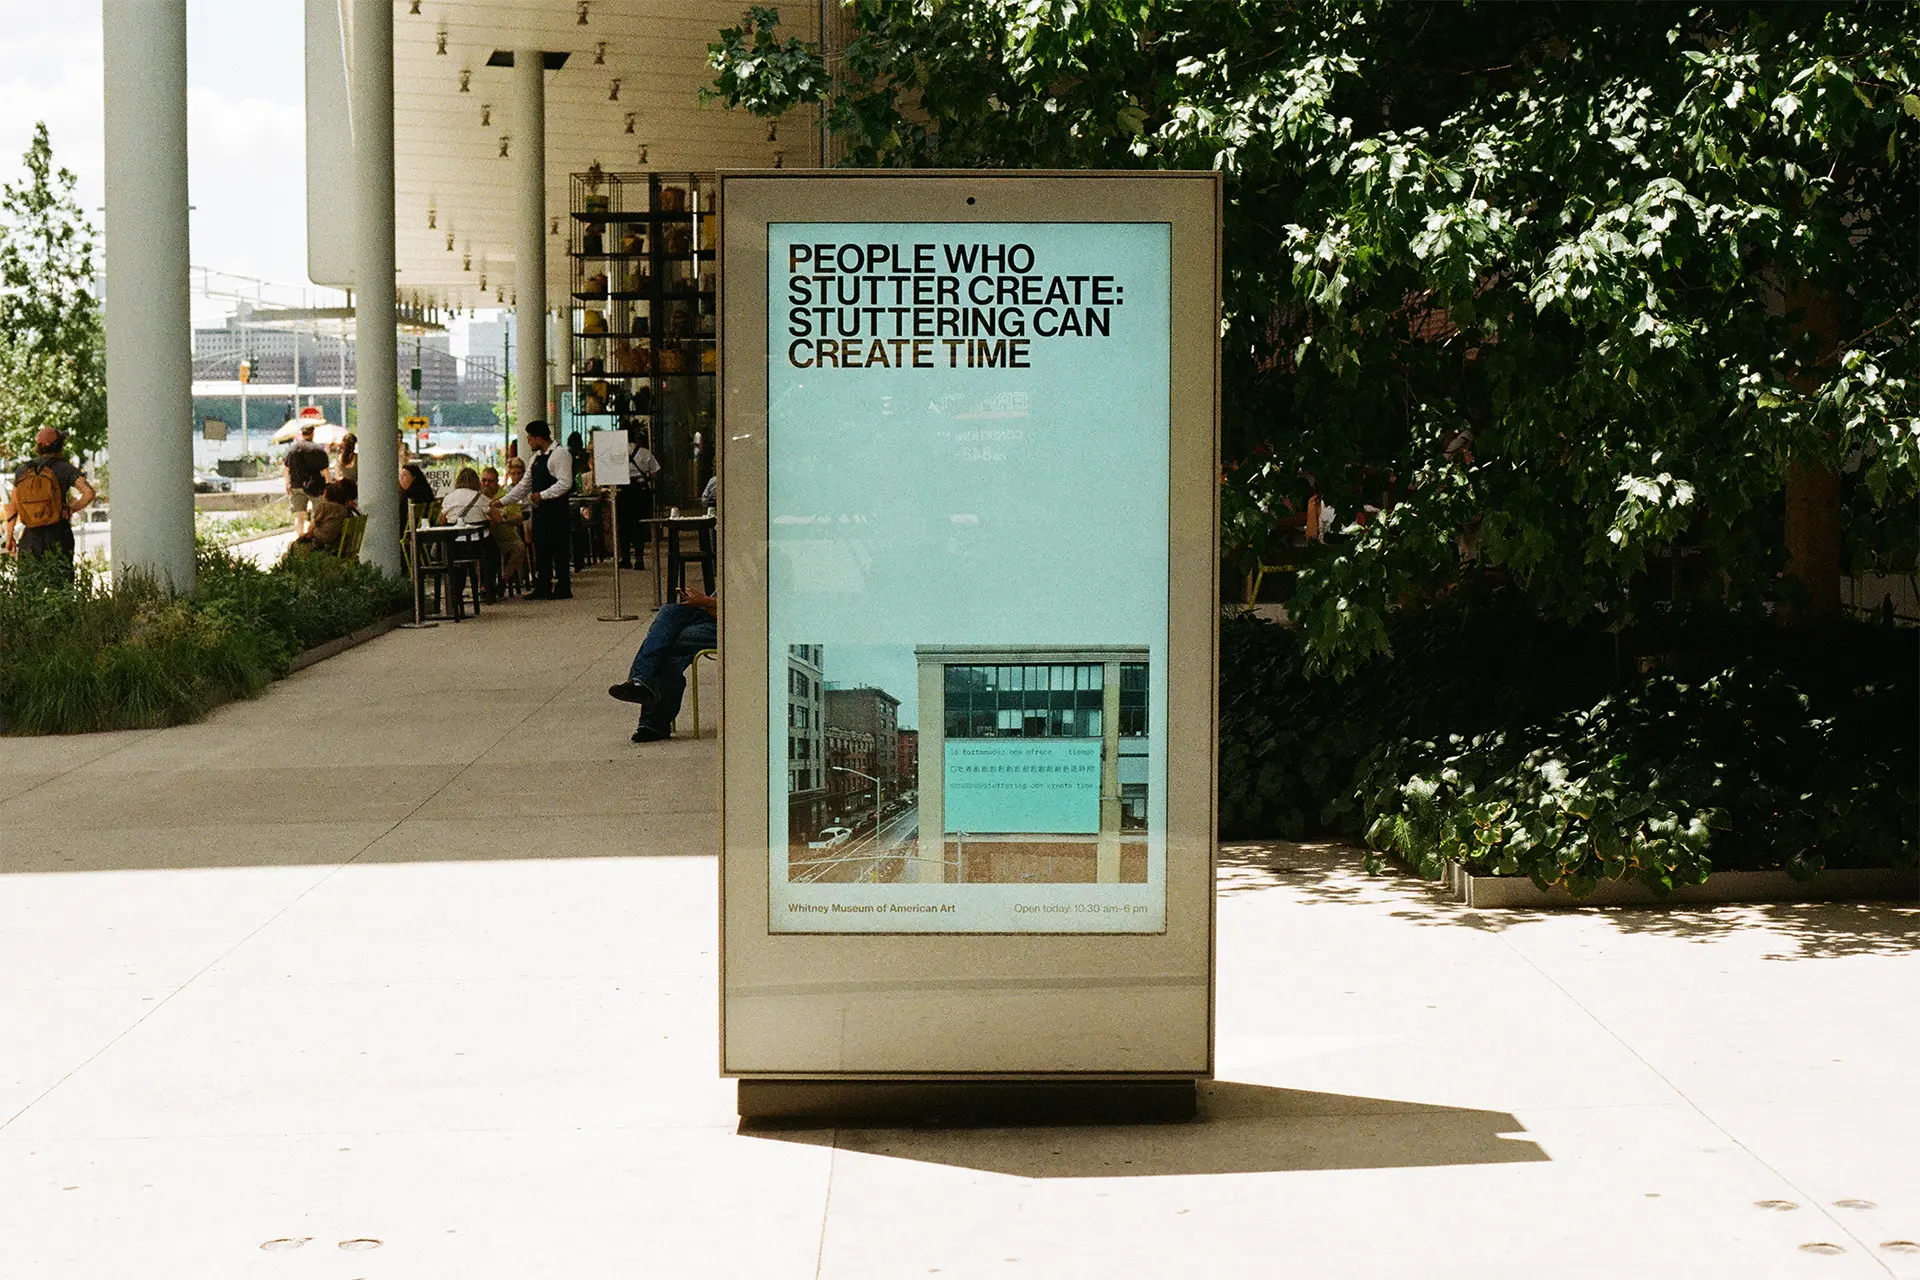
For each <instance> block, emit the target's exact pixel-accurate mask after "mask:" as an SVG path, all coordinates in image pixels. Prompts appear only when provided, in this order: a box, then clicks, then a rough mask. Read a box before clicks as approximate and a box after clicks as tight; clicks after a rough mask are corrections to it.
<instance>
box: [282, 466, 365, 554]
mask: <svg viewBox="0 0 1920 1280" xmlns="http://www.w3.org/2000/svg"><path fill="white" fill-rule="evenodd" d="M359 496H360V495H359V490H358V487H357V486H356V485H355V484H354V483H353V481H351V480H329V481H327V487H326V489H325V491H324V492H322V493H321V495H320V496H319V497H318V498H316V499H315V500H314V503H313V519H312V521H311V522H310V523H309V524H308V526H307V531H306V532H305V533H303V534H301V535H300V536H299V537H297V538H295V539H294V540H293V544H292V546H290V547H288V551H290V552H291V551H292V550H293V549H294V548H295V547H298V548H300V549H302V550H304V551H311V552H314V553H316V554H319V555H329V556H337V555H339V554H340V535H341V533H342V532H343V531H345V529H346V527H347V518H348V517H349V516H351V515H353V514H355V512H354V503H355V501H356V500H357V499H358V498H359Z"/></svg>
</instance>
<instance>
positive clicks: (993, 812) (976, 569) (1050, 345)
mask: <svg viewBox="0 0 1920 1280" xmlns="http://www.w3.org/2000/svg"><path fill="white" fill-rule="evenodd" d="M1170 259H1171V232H1170V228H1169V226H1168V225H1167V224H1164V223H1157V222H1137V223H1097V224H1095V223H1071V222H1052V223H990V222H977V223H927V222H920V223H900V224H889V223H875V222H858V223H854V222H847V223H822V222H809V223H779V222H775V223H773V224H772V225H770V226H769V228H768V253H767V273H768V278H767V291H768V293H767V296H768V319H767V325H768V331H767V335H766V340H767V362H768V368H767V374H768V382H767V439H766V448H767V475H768V482H767V513H766V514H767V531H768V538H767V610H768V617H767V621H768V642H769V648H770V651H771V652H772V653H773V654H775V655H785V658H786V660H785V661H784V662H780V661H775V662H773V663H770V664H769V666H770V670H769V677H768V678H769V688H768V696H769V700H768V704H767V705H768V724H767V733H768V741H769V752H768V783H769V805H768V809H769V812H768V821H769V828H768V829H769V836H770V838H769V840H768V850H767V856H768V871H769V875H768V892H769V902H768V906H769V928H770V930H771V932H774V933H903V932H911V933H1157V932H1160V931H1161V930H1163V929H1164V928H1165V926H1166V839H1165V830H1166V827H1165V823H1166V818H1165V805H1166V785H1165V779H1166V770H1167V759H1166V736H1165V725H1166V723H1167V717H1166V699H1167V643H1168V622H1169V619H1168V586H1169V583H1168V560H1167V554H1168V553H1167V535H1166V530H1167V526H1168V518H1169V512H1168V488H1169V444H1168V441H1169V429H1170V394H1171V392H1170V367H1169V366H1170V350H1169V344H1170V305H1171V301H1170V299H1171V278H1170Z"/></svg>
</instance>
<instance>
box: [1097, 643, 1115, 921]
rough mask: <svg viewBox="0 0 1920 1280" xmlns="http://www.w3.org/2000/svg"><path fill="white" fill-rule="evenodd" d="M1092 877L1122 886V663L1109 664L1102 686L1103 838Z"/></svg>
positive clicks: (1101, 797)
mask: <svg viewBox="0 0 1920 1280" xmlns="http://www.w3.org/2000/svg"><path fill="white" fill-rule="evenodd" d="M1093 868H1094V870H1093V878H1094V881H1095V882H1096V883H1098V884H1119V883H1120V664H1119V663H1117V662H1109V663H1107V667H1106V671H1105V673H1104V674H1103V676H1102V679H1101V685H1100V835H1099V836H1098V838H1097V841H1096V844H1095V847H1094V859H1093Z"/></svg>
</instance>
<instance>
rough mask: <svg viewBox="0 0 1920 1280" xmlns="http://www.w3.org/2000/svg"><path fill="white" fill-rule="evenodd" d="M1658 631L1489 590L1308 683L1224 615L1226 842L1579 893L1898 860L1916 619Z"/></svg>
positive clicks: (1917, 795)
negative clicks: (1495, 598) (1530, 611)
mask: <svg viewBox="0 0 1920 1280" xmlns="http://www.w3.org/2000/svg"><path fill="white" fill-rule="evenodd" d="M1668 623H1669V625H1668V626H1667V627H1666V628H1665V629H1664V630H1661V631H1653V632H1649V633H1646V634H1643V635H1640V636H1637V637H1633V638H1627V637H1621V636H1617V635H1615V634H1614V633H1612V632H1609V631H1606V630H1604V629H1602V628H1600V627H1598V626H1594V627H1590V628H1584V629H1583V628H1571V627H1558V626H1552V625H1545V624H1541V623H1538V622H1536V621H1533V620H1531V619H1529V618H1527V617H1525V616H1524V615H1517V614H1514V613H1510V612H1507V611H1506V610H1505V608H1504V607H1503V605H1502V604H1501V603H1500V602H1494V603H1492V604H1490V605H1488V604H1484V603H1483V604H1482V605H1481V606H1479V607H1476V608H1464V607H1454V608H1449V609H1447V610H1435V611H1428V612H1426V613H1424V614H1417V615H1412V616H1409V617H1407V618H1404V619H1402V620H1401V621H1400V622H1399V623H1398V624H1397V625H1396V631H1395V635H1394V644H1395V648H1396V651H1397V656H1396V657H1395V658H1394V659H1393V660H1391V661H1388V660H1382V661H1378V662H1374V663H1372V664H1369V665H1368V666H1366V667H1363V668H1362V669H1361V670H1360V671H1359V672H1358V673H1357V674H1356V675H1355V676H1354V677H1353V678H1351V679H1349V680H1347V681H1345V682H1343V683H1338V684H1336V683H1334V682H1332V681H1330V680H1325V679H1310V678H1307V677H1306V676H1305V675H1304V674H1303V671H1304V666H1305V662H1304V657H1303V655H1302V654H1301V653H1300V650H1299V645H1298V643H1297V641H1296V640H1295V638H1294V637H1293V635H1292V634H1291V633H1290V632H1288V631H1286V630H1284V629H1282V628H1280V627H1277V626H1274V625H1272V624H1270V623H1263V622H1259V621H1257V620H1252V619H1235V620H1232V621H1230V622H1229V623H1228V624H1227V625H1226V627H1225V628H1224V629H1223V631H1222V645H1221V650H1222V692H1223V696H1222V700H1221V705H1222V721H1221V815H1222V830H1223V833H1226V834H1278V835H1283V836H1290V837H1294V838H1298V837H1300V836H1303V835H1307V834H1314V833H1331V834H1337V835H1343V836H1346V837H1349V838H1356V839H1365V841H1366V842H1367V844H1368V845H1369V847H1370V848H1371V849H1372V850H1373V851H1374V857H1373V859H1372V861H1373V862H1374V863H1375V865H1376V866H1377V865H1378V863H1379V861H1380V856H1381V855H1384V854H1393V855H1395V856H1398V857H1400V858H1401V859H1403V860H1404V861H1405V862H1406V863H1407V864H1408V865H1410V866H1412V867H1414V868H1415V869H1417V870H1418V871H1419V872H1421V873H1422V874H1424V875H1428V876H1436V875H1438V874H1440V871H1441V868H1442V867H1443V865H1444V864H1445V863H1446V862H1447V861H1449V860H1457V861H1459V862H1462V863H1464V864H1466V865H1467V866H1468V867H1470V868H1472V869H1474V870H1477V871H1479V872H1481V873H1482V874H1498V875H1525V876H1529V877H1531V878H1532V879H1533V880H1534V882H1535V883H1536V884H1538V885H1540V886H1542V887H1547V886H1550V885H1555V884H1558V885H1564V886H1566V887H1567V888H1568V889H1569V890H1570V891H1571V892H1573V893H1574V894H1575V895H1576V896H1579V895H1584V894H1585V893H1587V892H1590V891H1591V889H1592V888H1593V886H1594V885H1595V884H1596V883H1598V881H1600V880H1601V879H1614V880H1621V879H1632V880H1637V881H1639V882H1641V883H1643V884H1646V885H1648V886H1649V887H1651V888H1653V889H1654V890H1655V891H1656V892H1660V893H1665V892H1667V891H1670V890H1671V889H1672V888H1673V887H1675V886H1676V885H1680V884H1695V883H1699V882H1701V881H1703V880H1705V879H1706V877H1707V875H1708V873H1709V872H1710V871H1711V870H1713V869H1714V868H1716V867H1717V868H1720V869H1761V868H1776V867H1778V868H1785V869H1787V870H1789V871H1790V872H1792V873H1794V874H1795V875H1798V876H1802V877H1806V876H1811V875H1813V874H1814V873H1815V872H1817V871H1819V870H1820V869H1821V868H1823V867H1827V866H1911V865H1913V863H1914V852H1915V848H1916V842H1917V840H1920V830H1916V828H1917V827H1920V821H1916V814H1917V812H1920V792H1917V791H1916V788H1915V786H1914V781H1913V780H1914V777H1915V763H1916V757H1915V750H1914V742H1913V732H1912V708H1913V706H1914V705H1915V700H1916V689H1915V680H1914V671H1915V644H1914V641H1915V634H1914V633H1913V632H1911V631H1905V630H1901V631H1895V630H1894V629H1892V628H1885V627H1873V626H1866V625H1850V626H1845V627H1841V628H1837V629H1835V630H1833V631H1830V632H1827V633H1825V634H1824V635H1823V636H1819V637H1817V638H1816V639H1815V640H1814V641H1813V642H1811V643H1809V642H1807V641H1805V640H1803V639H1801V638H1800V637H1798V636H1796V635H1794V634H1792V633H1783V632H1779V631H1775V630H1770V629H1749V630H1744V631H1743V630H1740V629H1737V628H1734V627H1732V626H1730V625H1729V624H1727V623H1726V620H1724V619H1712V620H1697V619H1696V620H1689V619H1677V618H1676V619H1670V620H1668ZM1649 645H1652V646H1654V647H1656V648H1657V653H1656V654H1654V655H1648V654H1646V653H1644V652H1643V651H1644V649H1645V648H1647V647H1648V646H1649ZM1643 658H1648V659H1650V661H1649V662H1648V665H1650V666H1652V667H1653V669H1652V670H1650V671H1648V672H1646V673H1645V674H1640V673H1639V671H1638V668H1639V666H1640V665H1641V660H1642V659H1643ZM1622 666H1625V667H1628V668H1629V669H1631V670H1633V671H1634V674H1632V675H1629V676H1625V677H1620V676H1617V675H1616V671H1617V670H1618V669H1619V668H1620V667H1622Z"/></svg>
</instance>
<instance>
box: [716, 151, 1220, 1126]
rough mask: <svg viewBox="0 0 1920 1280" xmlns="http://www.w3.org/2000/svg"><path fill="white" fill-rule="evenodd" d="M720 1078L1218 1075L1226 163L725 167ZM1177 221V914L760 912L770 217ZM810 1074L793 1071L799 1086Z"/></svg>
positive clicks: (1172, 595)
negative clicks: (819, 928) (823, 924)
mask: <svg viewBox="0 0 1920 1280" xmlns="http://www.w3.org/2000/svg"><path fill="white" fill-rule="evenodd" d="M719 181H720V200H719V207H720V217H721V234H720V244H721V247H722V253H721V265H722V270H721V276H720V294H721V301H720V308H719V309H720V374H721V379H720V428H719V431H718V433H717V434H718V439H719V441H720V444H721V450H722V453H721V458H720V460H721V461H722V462H723V463H724V468H725V479H724V486H725V488H724V493H723V506H724V519H723V520H722V521H721V522H720V548H721V557H720V561H721V583H722V590H721V592H720V600H721V615H720V622H721V657H722V699H723V707H724V722H725V724H726V725H727V726H728V730H729V731H728V733H727V734H726V735H724V737H723V745H722V752H721V778H722V795H721V813H722V823H721V851H720V852H721V857H720V877H721V883H720V903H721V928H720V934H721V936H720V996H721V999H720V1063H719V1066H720V1071H721V1074H722V1075H724V1076H731V1077H737V1078H740V1079H741V1080H742V1112H743V1114H747V1113H750V1112H751V1111H753V1110H754V1108H750V1107H749V1105H748V1103H747V1088H748V1086H749V1085H751V1084H754V1083H755V1082H788V1083H790V1084H796V1085H797V1084H798V1083H799V1082H824V1083H828V1084H831V1083H834V1082H848V1081H894V1082H908V1083H909V1085H911V1084H912V1083H915V1082H917V1083H920V1084H927V1083H930V1082H942V1081H972V1082H1000V1083H1002V1084H1012V1083H1014V1082H1044V1081H1082V1082H1085V1081H1106V1082H1116V1083H1124V1084H1131V1085H1134V1086H1138V1085H1141V1084H1151V1083H1152V1082H1167V1083H1178V1084H1180V1086H1181V1087H1183V1088H1186V1089H1187V1091H1188V1093H1189V1094H1190V1093H1191V1082H1192V1081H1194V1080H1197V1079H1202V1078H1206V1077H1209V1076H1211V1074H1212V1070H1213V978H1214V863H1215V852H1216V846H1217V840H1216V837H1215V830H1216V825H1215V794H1216V791H1215V780H1216V733H1215V725H1216V668H1217V651H1218V630H1219V627H1218V619H1219V570H1218V527H1219V520H1218V484H1217V478H1218V475H1219V392H1220V374H1219V333H1220V330H1219V317H1220V311H1221V302H1220V208H1221V184H1220V177H1219V175H1218V174H1214V173H1193V172H1159V173H1096V172H1067V173H1043V172H974V171H964V172H954V171H931V170H921V171H904V172H903V171H886V172H878V171H845V172H821V171H813V172H803V171H790V170H783V171H777V172H772V171H770V172H759V173H734V174H722V175H721V176H720V179H719ZM807 222H819V223H859V222H876V223H912V222H927V223H982V224H1007V223H1035V222H1047V223H1080V224H1103V223H1162V224H1166V225H1168V226H1169V227H1170V229H1171V234H1170V242H1171V262H1170V282H1171V297H1170V308H1169V322H1170V329H1171V332H1170V334H1169V352H1170V388H1171V396H1170V404H1169V421H1170V428H1171V430H1170V437H1171V438H1170V440H1169V451H1170V453H1169V478H1170V492H1169V495H1168V498H1169V501H1168V511H1169V523H1168V528H1167V530H1166V546H1167V555H1168V577H1167V580H1168V587H1169V599H1168V639H1167V653H1168V655H1169V661H1168V672H1167V718H1166V734H1167V745H1166V788H1167V791H1166V809H1165V814H1166V817H1165V824H1166V832H1165V850H1166V856H1165V880H1164V884H1165V894H1166V922H1165V929H1164V931H1163V932H1160V933H1154V934H1142V933H1133V934H1048V933H1018V934H1011V933H994V934H979V933H954V934H926V933H920V934H897V933H891V934H890V933H870V934H831V935H821V934H793V933H774V932H772V931H771V929H770V921H769V875H770V872H769V853H768V848H769V834H770V830H769V829H770V823H769V817H768V813H769V807H768V800H769V794H768V792H769V782H768V776H769V764H770V760H769V753H770V751H771V750H772V744H770V742H769V736H770V735H769V734H768V733H767V732H766V731H765V726H767V725H768V723H769V714H768V713H769V705H768V701H769V693H768V689H769V679H768V676H769V671H770V664H771V663H773V662H776V661H781V662H784V660H785V655H784V654H774V653H772V652H770V638H769V629H768V608H769V606H768V600H767V590H768V575H767V567H768V534H769V512H768V484H769V475H768V465H769V463H768V436H767V427H768V418H769V404H768V389H769V363H768V361H769V352H768V308H769V306H770V305H772V306H779V305H780V303H779V300H777V299H770V298H769V296H768V293H769V289H768V262H767V254H768V243H769V228H770V226H772V225H773V224H776V223H807ZM802 1087H806V1086H802Z"/></svg>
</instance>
